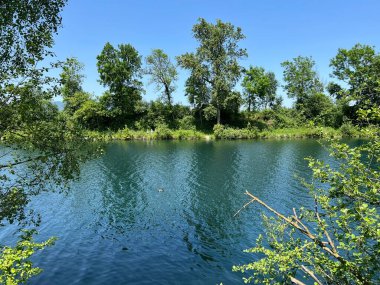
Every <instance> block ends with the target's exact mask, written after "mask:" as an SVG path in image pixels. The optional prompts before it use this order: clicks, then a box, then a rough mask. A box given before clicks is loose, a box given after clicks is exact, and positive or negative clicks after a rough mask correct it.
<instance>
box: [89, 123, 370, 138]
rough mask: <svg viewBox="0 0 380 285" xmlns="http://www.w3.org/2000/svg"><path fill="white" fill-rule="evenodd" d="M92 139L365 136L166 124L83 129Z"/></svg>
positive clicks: (345, 130) (354, 131)
mask: <svg viewBox="0 0 380 285" xmlns="http://www.w3.org/2000/svg"><path fill="white" fill-rule="evenodd" d="M86 137H87V138H88V139H91V140H101V141H112V140H223V139H225V140H236V139H302V138H342V137H356V138H359V137H366V131H365V129H359V128H356V127H353V126H351V125H350V126H345V125H343V126H342V127H341V128H339V129H334V128H329V127H300V128H283V129H271V130H264V131H258V130H257V129H235V128H230V127H225V126H222V125H216V126H215V127H214V130H213V132H211V133H205V132H201V131H197V130H182V129H180V130H172V129H169V128H166V127H161V128H156V129H155V130H154V131H153V130H151V131H139V130H131V129H128V128H125V129H122V130H119V131H117V132H115V131H103V132H100V131H86Z"/></svg>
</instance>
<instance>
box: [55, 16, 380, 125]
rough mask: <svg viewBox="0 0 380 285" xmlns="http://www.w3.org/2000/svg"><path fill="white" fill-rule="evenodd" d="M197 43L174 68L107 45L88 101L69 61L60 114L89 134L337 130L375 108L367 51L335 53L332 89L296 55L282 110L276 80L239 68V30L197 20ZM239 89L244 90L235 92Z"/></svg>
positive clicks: (156, 55)
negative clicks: (96, 89)
mask: <svg viewBox="0 0 380 285" xmlns="http://www.w3.org/2000/svg"><path fill="white" fill-rule="evenodd" d="M192 31H193V37H194V38H195V39H196V40H197V42H198V47H197V49H196V50H195V51H194V52H188V53H185V54H183V55H180V56H177V57H176V63H174V62H173V61H172V60H171V59H170V58H169V57H168V55H167V54H165V53H164V51H163V50H161V49H155V50H153V51H152V53H151V54H150V55H149V56H147V57H146V58H145V59H143V57H142V56H141V55H140V54H139V52H138V51H137V50H136V49H135V48H134V47H133V46H132V45H130V44H120V45H118V46H117V47H114V46H112V45H111V44H110V43H106V44H105V46H104V48H103V50H102V51H101V53H100V54H99V55H98V56H97V68H98V72H99V77H100V83H101V84H102V85H103V86H104V87H106V88H107V91H106V92H104V94H102V95H101V96H98V97H93V96H92V95H91V94H89V93H88V92H86V91H85V90H83V87H82V81H83V78H84V75H83V74H82V72H83V65H82V64H81V63H80V62H78V60H76V59H75V58H70V59H67V61H66V62H65V63H64V64H63V68H62V73H61V74H60V82H61V87H62V88H61V94H62V97H63V101H64V104H65V105H64V114H67V116H68V117H69V118H70V119H71V120H72V121H73V122H74V123H75V124H77V125H78V126H81V127H83V128H85V129H89V130H100V131H101V130H120V129H124V128H128V129H135V130H155V129H156V128H158V127H161V128H162V127H165V128H171V129H185V130H188V129H198V130H203V131H207V130H212V129H213V127H214V125H215V124H223V125H228V126H230V127H232V128H246V129H257V130H265V129H271V128H289V127H300V126H310V125H315V126H327V127H333V128H339V127H340V126H342V124H354V125H355V124H358V123H361V122H359V121H358V119H357V115H356V114H357V110H358V109H366V108H367V107H368V106H379V103H380V96H379V95H380V55H379V54H378V53H376V51H375V49H374V48H373V47H371V46H367V45H362V44H356V45H355V46H354V47H352V48H351V49H348V50H347V49H339V50H338V52H337V55H336V56H335V57H334V58H333V59H331V61H330V67H331V69H332V75H331V76H332V78H333V79H334V82H330V83H329V84H327V86H326V85H324V84H323V83H322V81H321V79H320V78H319V75H318V73H317V72H316V70H315V62H314V60H313V59H312V57H304V56H298V57H296V58H294V59H292V60H288V61H285V62H283V63H281V66H282V67H283V81H284V85H283V88H284V90H285V91H286V94H287V96H288V97H289V98H293V99H294V101H295V102H294V106H293V107H292V108H285V107H283V106H282V100H283V99H282V98H281V97H280V96H279V95H278V93H277V90H278V88H279V83H278V80H277V79H276V77H275V74H274V73H273V72H271V71H268V70H265V69H264V68H263V67H258V66H250V67H249V68H248V69H245V68H243V67H242V66H241V65H240V64H239V60H241V59H243V58H246V57H247V56H248V55H247V51H246V50H245V49H243V48H240V47H239V42H240V41H241V40H242V39H244V37H245V36H244V35H243V33H242V31H241V29H240V28H238V27H234V26H233V25H232V24H231V23H224V22H222V21H220V20H218V21H217V22H216V23H215V24H213V23H208V22H206V21H205V20H204V19H199V21H198V23H197V24H195V25H194V27H193V30H192ZM177 68H183V69H186V70H188V71H189V72H190V76H189V77H188V78H187V80H186V83H185V93H186V96H187V98H188V101H189V103H190V106H183V105H179V104H174V103H173V92H174V91H175V90H176V81H177V79H178V71H177ZM143 75H147V76H149V84H153V85H154V86H155V87H156V91H157V94H159V96H158V97H157V100H155V101H151V102H146V101H144V100H143V94H144V93H145V91H144V86H143V83H142V81H141V80H142V76H143ZM239 82H241V87H242V88H241V90H242V92H239V91H237V90H236V86H237V84H238V83H239Z"/></svg>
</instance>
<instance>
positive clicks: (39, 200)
mask: <svg viewBox="0 0 380 285" xmlns="http://www.w3.org/2000/svg"><path fill="white" fill-rule="evenodd" d="M306 156H314V157H318V158H321V159H326V160H328V159H329V158H328V155H327V152H326V151H325V150H324V149H323V148H322V147H321V146H320V145H319V144H318V142H316V141H314V140H298V141H240V142H239V141H238V142H236V141H217V142H126V143H112V144H109V145H108V147H107V148H106V152H105V154H104V155H103V156H102V157H100V158H98V159H96V160H93V161H90V162H87V163H86V164H85V165H84V166H83V169H82V174H81V177H80V179H79V181H77V182H74V183H73V186H72V189H71V191H70V192H69V193H68V194H67V195H64V194H57V193H55V194H54V193H48V194H43V195H40V196H38V197H36V198H34V199H33V200H32V203H31V207H33V208H36V209H38V210H39V211H40V212H41V213H42V219H43V223H42V226H41V228H40V235H39V236H38V239H40V240H43V239H46V238H48V237H50V236H57V237H58V238H59V239H58V241H57V243H56V245H55V246H53V247H51V248H48V249H46V250H45V251H44V252H43V253H42V254H38V256H37V257H36V258H35V262H36V263H37V264H38V265H39V266H40V267H42V268H44V272H43V273H42V274H41V275H39V276H38V277H36V278H34V279H33V280H32V282H31V283H30V284H59V285H66V284H81V285H82V284H83V285H84V284H114V285H116V284H217V283H220V282H223V283H224V284H237V283H242V275H241V274H240V273H234V272H232V271H231V268H232V265H237V264H242V263H245V262H248V261H250V260H252V258H254V256H252V255H250V254H248V253H244V252H243V250H244V249H246V248H249V247H251V246H253V245H254V241H255V239H256V238H257V236H258V235H259V234H260V233H261V232H262V224H261V218H260V212H261V208H260V207H259V206H257V205H252V206H250V207H249V208H247V209H246V210H244V211H242V212H241V214H240V215H239V216H237V217H235V218H234V217H233V215H234V213H236V212H237V211H238V210H239V208H240V207H241V206H242V205H243V204H244V203H245V202H246V201H247V197H246V196H245V195H244V192H245V191H246V190H249V191H251V192H252V193H254V194H255V195H257V196H258V197H260V198H261V199H262V200H264V201H266V202H267V203H268V204H270V205H271V206H273V207H274V208H277V209H279V210H280V211H282V212H285V213H289V211H291V208H292V207H299V206H301V205H305V204H308V203H311V201H310V200H309V197H308V195H307V192H306V191H305V190H304V189H303V188H302V187H301V186H300V184H299V183H298V181H297V179H295V178H294V175H299V176H303V177H307V176H308V175H309V174H310V170H308V168H307V162H306V161H305V160H304V157H306ZM12 233H13V229H12V228H10V227H8V228H6V229H3V230H2V232H1V233H0V240H4V239H6V238H9V236H10V235H12Z"/></svg>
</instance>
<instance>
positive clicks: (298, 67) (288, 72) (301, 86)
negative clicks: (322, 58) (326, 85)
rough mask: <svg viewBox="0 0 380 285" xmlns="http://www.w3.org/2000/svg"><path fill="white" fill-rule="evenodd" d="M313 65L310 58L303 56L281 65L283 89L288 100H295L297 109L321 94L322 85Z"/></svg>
mask: <svg viewBox="0 0 380 285" xmlns="http://www.w3.org/2000/svg"><path fill="white" fill-rule="evenodd" d="M314 65H315V62H314V60H313V59H312V58H311V57H303V56H298V57H296V58H294V59H293V60H292V61H285V62H283V63H281V66H282V67H283V68H284V81H285V85H284V89H285V91H286V93H287V95H288V96H289V98H295V99H296V107H298V108H300V107H302V105H303V104H304V102H305V100H306V99H307V98H309V97H310V96H312V95H314V94H316V93H321V92H323V84H322V82H321V81H320V79H319V77H318V74H317V72H316V71H315V69H314Z"/></svg>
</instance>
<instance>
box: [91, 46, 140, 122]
mask: <svg viewBox="0 0 380 285" xmlns="http://www.w3.org/2000/svg"><path fill="white" fill-rule="evenodd" d="M97 60H98V62H97V66H98V72H99V75H100V82H101V83H102V84H103V85H104V86H107V87H108V88H109V92H106V93H105V94H104V95H103V96H102V97H101V98H100V104H101V105H102V108H103V110H104V111H105V112H107V116H108V117H109V118H112V123H113V126H112V127H115V128H120V127H122V126H124V125H125V124H126V123H127V122H128V120H131V119H133V118H134V116H135V115H136V109H135V106H136V105H137V103H138V102H139V101H141V92H142V83H141V81H140V79H141V77H142V69H141V56H140V55H139V53H138V52H137V50H136V49H135V48H134V47H133V46H131V45H130V44H121V45H119V46H118V48H114V47H113V46H112V45H111V44H110V43H106V44H105V46H104V48H103V50H102V52H101V53H100V55H98V56H97Z"/></svg>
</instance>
